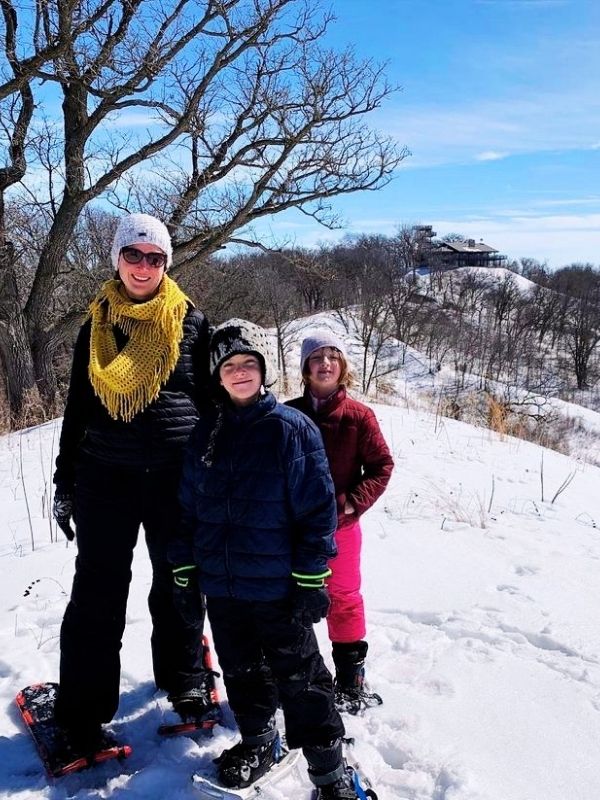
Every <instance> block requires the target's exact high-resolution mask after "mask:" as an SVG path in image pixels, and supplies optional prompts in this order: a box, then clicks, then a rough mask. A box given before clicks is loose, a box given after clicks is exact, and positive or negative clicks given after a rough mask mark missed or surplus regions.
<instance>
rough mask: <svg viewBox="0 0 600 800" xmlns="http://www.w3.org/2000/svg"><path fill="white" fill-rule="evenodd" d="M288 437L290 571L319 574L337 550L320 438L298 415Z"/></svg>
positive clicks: (334, 515) (330, 483)
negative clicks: (291, 433) (291, 543)
mask: <svg viewBox="0 0 600 800" xmlns="http://www.w3.org/2000/svg"><path fill="white" fill-rule="evenodd" d="M290 439H291V441H290V447H289V452H288V463H287V485H288V500H289V505H290V509H291V514H292V519H293V526H292V527H293V532H294V546H293V555H292V571H293V572H295V573H302V574H305V575H314V574H320V573H322V572H324V571H325V570H326V569H327V561H328V560H329V559H330V558H333V556H335V555H336V553H337V551H336V548H335V543H334V533H335V529H336V524H337V513H336V504H335V492H334V488H333V481H332V479H331V473H330V471H329V464H328V462H327V456H326V454H325V449H324V447H323V440H322V438H321V434H320V433H319V430H318V428H317V427H316V425H314V423H312V422H311V421H310V420H309V419H307V418H306V417H304V416H302V415H300V414H298V424H297V427H296V429H295V431H294V435H293V436H292V437H290Z"/></svg>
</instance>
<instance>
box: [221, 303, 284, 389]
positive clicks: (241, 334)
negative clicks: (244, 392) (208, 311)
mask: <svg viewBox="0 0 600 800" xmlns="http://www.w3.org/2000/svg"><path fill="white" fill-rule="evenodd" d="M209 350H210V371H211V374H212V376H213V377H217V376H218V370H219V367H220V366H221V364H222V363H223V361H225V359H227V358H231V356H235V355H237V354H238V353H253V354H255V355H257V356H258V357H259V359H260V360H261V361H262V367H263V383H264V385H265V386H272V385H273V384H274V383H275V381H276V380H277V367H276V366H275V365H276V363H277V362H276V359H275V354H274V352H273V347H272V345H271V339H270V337H269V334H268V333H267V332H266V330H265V329H264V328H260V327H259V326H258V325H255V324H254V323H253V322H248V320H245V319H235V318H234V319H228V320H227V322H223V323H222V324H221V325H219V326H218V327H217V328H215V329H214V331H213V333H212V336H211V339H210V345H209Z"/></svg>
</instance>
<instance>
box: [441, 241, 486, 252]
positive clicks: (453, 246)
mask: <svg viewBox="0 0 600 800" xmlns="http://www.w3.org/2000/svg"><path fill="white" fill-rule="evenodd" d="M439 249H441V250H446V249H448V250H452V252H454V253H497V252H498V251H497V250H496V249H495V248H494V247H490V245H489V244H485V242H483V241H481V240H480V241H479V242H476V241H475V239H465V240H464V241H461V242H442V244H440V245H439Z"/></svg>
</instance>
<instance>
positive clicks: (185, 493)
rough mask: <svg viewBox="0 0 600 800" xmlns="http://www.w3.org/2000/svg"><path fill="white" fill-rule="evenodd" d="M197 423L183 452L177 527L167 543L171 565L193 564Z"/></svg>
mask: <svg viewBox="0 0 600 800" xmlns="http://www.w3.org/2000/svg"><path fill="white" fill-rule="evenodd" d="M200 424H201V423H198V425H197V426H196V429H195V430H194V433H192V435H191V436H190V440H189V442H188V445H187V447H186V450H185V456H184V459H183V469H182V472H181V480H180V483H179V506H180V510H181V514H180V522H179V527H178V529H177V530H176V531H175V533H174V534H173V537H172V539H171V540H170V542H169V547H168V558H169V561H170V562H171V564H174V565H179V564H193V563H194V558H193V547H192V542H193V537H194V528H195V513H194V507H195V502H194V477H195V474H196V469H197V466H196V459H197V446H198V445H197V439H198V427H199V425H200Z"/></svg>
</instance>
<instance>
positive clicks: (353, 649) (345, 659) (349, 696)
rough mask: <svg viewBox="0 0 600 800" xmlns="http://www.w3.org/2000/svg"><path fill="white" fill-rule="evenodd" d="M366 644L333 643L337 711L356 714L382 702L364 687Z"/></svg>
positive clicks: (367, 646)
mask: <svg viewBox="0 0 600 800" xmlns="http://www.w3.org/2000/svg"><path fill="white" fill-rule="evenodd" d="M368 649H369V645H368V644H367V642H364V641H358V642H333V645H332V652H333V663H334V664H335V707H336V708H337V710H338V711H346V712H347V713H349V714H358V713H359V712H360V711H363V710H364V709H365V708H369V707H371V706H378V705H381V704H382V703H383V700H382V699H381V697H380V696H379V695H378V694H375V693H374V692H369V691H368V689H367V686H366V685H365V659H366V657H367V650H368Z"/></svg>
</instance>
